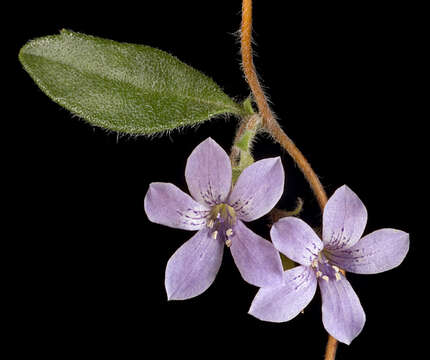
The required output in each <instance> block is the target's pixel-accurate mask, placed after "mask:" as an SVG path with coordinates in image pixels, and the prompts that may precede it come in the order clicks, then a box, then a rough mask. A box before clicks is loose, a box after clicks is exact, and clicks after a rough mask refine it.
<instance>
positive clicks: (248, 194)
mask: <svg viewBox="0 0 430 360" xmlns="http://www.w3.org/2000/svg"><path fill="white" fill-rule="evenodd" d="M284 177H285V175H284V169H283V167H282V163H281V158H280V157H276V158H269V159H263V160H259V161H257V162H255V163H253V164H252V165H250V166H248V167H247V168H245V170H243V172H242V174H240V176H239V179H237V182H236V185H235V186H234V188H233V190H232V192H231V195H230V197H229V199H228V203H229V204H230V205H231V206H232V207H233V208H234V209H235V210H236V213H237V215H238V217H239V218H240V219H241V220H243V221H252V220H255V219H258V218H260V217H262V216H263V215H265V214H267V213H268V212H269V211H270V210H272V208H273V207H274V206H275V204H276V203H277V202H278V201H279V199H280V198H281V195H282V193H283V191H284Z"/></svg>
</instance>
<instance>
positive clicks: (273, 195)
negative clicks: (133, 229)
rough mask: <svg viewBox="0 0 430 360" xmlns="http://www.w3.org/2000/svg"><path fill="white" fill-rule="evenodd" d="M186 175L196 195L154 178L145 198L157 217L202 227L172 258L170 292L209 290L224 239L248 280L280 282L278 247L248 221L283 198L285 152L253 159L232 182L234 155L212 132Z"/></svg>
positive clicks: (181, 295)
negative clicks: (219, 142) (231, 160)
mask: <svg viewBox="0 0 430 360" xmlns="http://www.w3.org/2000/svg"><path fill="white" fill-rule="evenodd" d="M185 179H186V182H187V185H188V189H189V191H190V194H191V195H192V197H190V196H189V195H188V194H186V193H184V192H183V191H182V190H180V189H179V188H177V187H176V186H175V185H173V184H170V183H152V184H151V185H150V187H149V190H148V193H147V194H146V196H145V201H144V206H145V211H146V214H147V216H148V218H149V220H151V221H152V222H155V223H158V224H162V225H166V226H170V227H173V228H179V229H184V230H191V231H192V230H198V232H197V233H196V234H195V235H194V236H193V237H192V238H191V239H189V240H188V241H187V242H185V243H184V244H183V245H182V246H181V247H180V248H179V249H178V250H177V251H176V252H175V253H174V254H173V256H172V257H171V258H170V259H169V261H168V263H167V267H166V279H165V286H166V291H167V296H168V298H169V299H175V300H183V299H188V298H191V297H194V296H197V295H199V294H201V293H202V292H204V291H205V290H206V289H207V288H208V287H209V286H210V285H211V284H212V282H213V281H214V279H215V276H216V274H217V273H218V270H219V268H220V265H221V261H222V256H223V252H224V247H225V245H226V246H227V247H229V248H230V250H231V253H232V255H233V259H234V262H235V263H236V266H237V268H238V269H239V272H240V273H241V275H242V277H243V279H244V280H245V281H247V282H249V283H250V284H253V285H255V286H259V287H263V286H268V285H270V284H273V283H275V284H278V283H281V282H282V281H283V270H282V265H281V261H280V256H279V253H278V252H277V250H276V249H275V248H274V246H273V245H272V244H271V243H270V242H269V241H267V240H265V239H263V238H262V237H261V236H259V235H257V234H255V233H254V232H252V231H251V230H250V229H248V228H247V227H246V226H245V225H244V223H243V222H248V221H253V220H255V219H258V218H259V217H261V216H263V215H265V214H267V213H268V212H269V211H270V210H271V209H272V208H273V207H274V206H275V204H276V203H277V202H278V200H279V199H280V197H281V195H282V193H283V189H284V170H283V167H282V163H281V160H280V158H279V157H276V158H268V159H263V160H260V161H257V162H255V163H253V164H252V165H250V166H249V167H247V168H246V169H245V170H244V171H243V172H242V173H241V175H240V176H239V178H238V180H237V182H236V184H235V186H234V187H233V188H232V169H231V163H230V159H229V157H228V155H227V154H226V152H225V151H224V150H223V149H222V148H221V147H220V146H219V145H218V144H217V143H216V142H215V141H214V140H212V139H211V138H208V139H207V140H205V141H203V142H202V143H201V144H200V145H198V146H197V147H196V148H195V149H194V150H193V152H192V153H191V155H190V156H189V158H188V160H187V165H186V168H185Z"/></svg>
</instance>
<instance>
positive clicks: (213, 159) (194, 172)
mask: <svg viewBox="0 0 430 360" xmlns="http://www.w3.org/2000/svg"><path fill="white" fill-rule="evenodd" d="M185 179H186V181H187V185H188V189H189V190H190V194H191V195H192V196H193V198H194V199H196V200H197V201H198V202H199V203H201V204H205V205H208V206H213V205H215V204H219V203H221V202H224V201H225V199H226V198H227V196H228V194H229V192H230V189H231V163H230V159H229V157H228V155H227V154H226V152H225V151H224V150H223V149H222V147H221V146H219V145H218V144H217V143H216V142H215V141H214V140H212V139H211V138H207V139H206V140H205V141H203V142H202V143H201V144H199V145H198V146H197V147H196V148H195V149H194V150H193V152H192V153H191V155H190V156H189V157H188V160H187V165H186V167H185Z"/></svg>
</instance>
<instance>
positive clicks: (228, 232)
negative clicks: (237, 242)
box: [225, 229, 233, 236]
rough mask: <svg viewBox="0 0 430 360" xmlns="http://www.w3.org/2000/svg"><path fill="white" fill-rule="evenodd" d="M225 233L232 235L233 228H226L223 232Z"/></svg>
mask: <svg viewBox="0 0 430 360" xmlns="http://www.w3.org/2000/svg"><path fill="white" fill-rule="evenodd" d="M225 234H226V235H227V236H232V235H233V229H227V231H226V232H225Z"/></svg>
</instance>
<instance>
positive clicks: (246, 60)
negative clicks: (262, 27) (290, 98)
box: [240, 0, 327, 210]
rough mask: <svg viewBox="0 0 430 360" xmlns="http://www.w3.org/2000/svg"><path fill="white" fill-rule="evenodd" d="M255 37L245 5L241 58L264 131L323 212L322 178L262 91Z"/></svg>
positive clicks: (247, 2) (249, 5)
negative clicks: (296, 169) (298, 172)
mask: <svg viewBox="0 0 430 360" xmlns="http://www.w3.org/2000/svg"><path fill="white" fill-rule="evenodd" d="M251 34H252V0H243V1H242V25H241V33H240V35H241V39H240V40H241V42H240V43H241V55H242V67H243V72H244V74H245V78H246V80H247V82H248V84H249V87H250V88H251V91H252V93H253V95H254V99H255V102H256V103H257V107H258V112H259V114H260V116H261V117H262V124H263V128H264V129H265V130H267V132H268V133H269V134H271V135H272V136H273V138H274V139H275V140H276V141H277V142H278V143H279V144H280V145H281V146H282V147H283V148H284V149H285V150H286V151H287V152H288V154H289V155H290V156H291V157H292V158H293V160H294V161H295V162H296V164H297V165H298V167H299V169H300V170H301V171H302V173H303V175H304V176H305V178H306V180H307V181H308V182H309V185H310V186H311V188H312V190H313V192H314V194H315V197H316V198H317V200H318V203H319V205H320V208H321V210H322V209H324V206H325V204H326V202H327V195H326V193H325V191H324V188H323V186H322V184H321V182H320V181H319V179H318V176H317V175H316V174H315V172H314V171H313V170H312V167H311V166H310V164H309V162H308V161H307V160H306V158H305V157H304V156H303V154H302V153H301V152H300V150H299V149H298V148H297V146H296V145H295V144H294V143H293V141H292V140H291V139H290V138H289V137H288V136H287V135H286V134H285V132H284V131H283V130H282V128H281V127H280V126H279V124H278V122H277V121H276V119H275V117H274V115H273V113H272V110H271V109H270V106H269V104H268V102H267V100H266V96H265V95H264V92H263V89H262V88H261V85H260V82H259V80H258V76H257V72H256V70H255V66H254V62H253V56H252V46H251Z"/></svg>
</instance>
